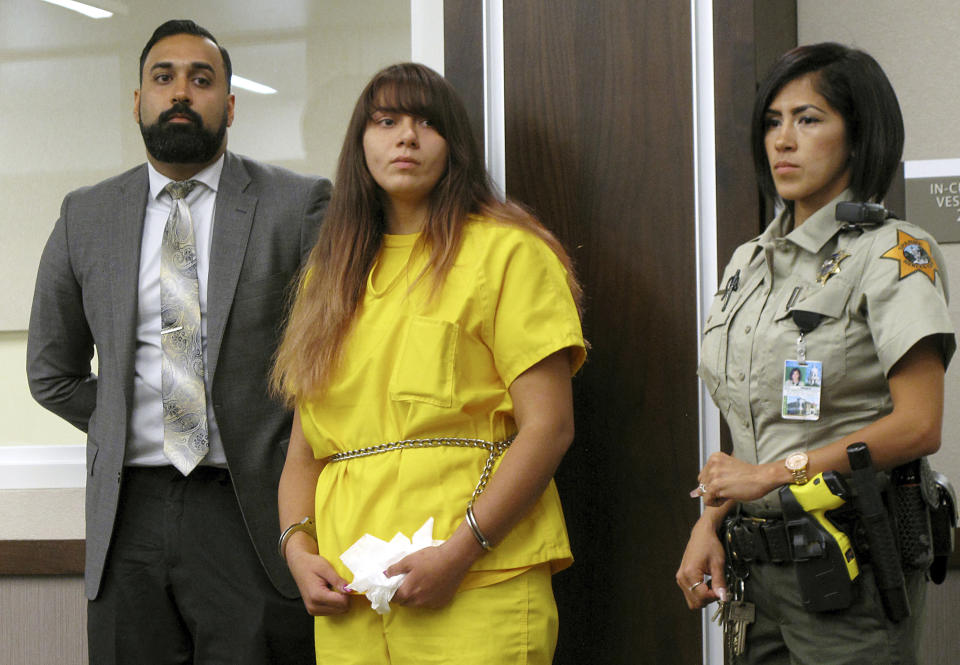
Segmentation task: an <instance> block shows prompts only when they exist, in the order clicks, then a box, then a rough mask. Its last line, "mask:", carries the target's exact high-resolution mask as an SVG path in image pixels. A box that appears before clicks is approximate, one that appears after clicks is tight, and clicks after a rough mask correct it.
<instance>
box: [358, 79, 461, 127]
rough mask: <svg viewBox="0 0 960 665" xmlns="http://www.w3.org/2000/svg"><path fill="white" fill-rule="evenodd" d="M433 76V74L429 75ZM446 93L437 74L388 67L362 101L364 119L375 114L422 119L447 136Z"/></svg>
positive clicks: (373, 83)
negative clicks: (385, 113)
mask: <svg viewBox="0 0 960 665" xmlns="http://www.w3.org/2000/svg"><path fill="white" fill-rule="evenodd" d="M431 73H432V72H431ZM446 93H447V90H446V87H445V86H444V82H443V80H442V79H440V77H439V75H434V76H429V73H428V72H426V71H424V70H422V69H413V68H400V67H389V68H387V69H386V70H384V71H383V72H381V74H380V76H378V77H377V79H376V80H374V81H373V82H372V83H371V85H370V87H369V91H368V94H367V98H366V100H365V106H366V108H365V112H366V116H367V117H368V118H369V117H372V116H373V114H374V113H375V112H377V111H385V112H387V113H404V114H406V115H410V116H413V117H415V118H423V119H424V120H427V121H428V122H430V124H432V125H433V126H434V128H435V129H436V130H437V131H438V132H439V133H440V135H441V136H446V134H445V130H446V128H447V127H448V126H449V124H450V123H449V118H448V117H447V116H448V112H447V110H448V108H449V106H450V105H449V103H448V102H447V100H446V96H447V94H446Z"/></svg>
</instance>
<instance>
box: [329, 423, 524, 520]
mask: <svg viewBox="0 0 960 665" xmlns="http://www.w3.org/2000/svg"><path fill="white" fill-rule="evenodd" d="M516 436H517V435H516V434H514V435H513V436H511V437H509V438H507V439H504V440H503V441H485V440H483V439H464V438H459V437H440V438H436V439H404V440H402V441H391V442H389V443H381V444H378V445H376V446H368V447H366V448H357V449H356V450H346V451H344V452H341V453H336V454H335V455H331V456H330V457H328V458H327V463H328V464H334V463H336V462H343V461H345V460H350V459H356V458H357V457H369V456H371V455H380V454H381V453H389V452H392V451H394V450H402V449H404V448H441V447H452V448H482V449H484V450H487V451H489V453H490V454H489V455H488V456H487V462H486V464H485V465H484V467H483V473H482V474H481V475H480V480H479V481H478V482H477V486H476V488H474V490H473V494H472V495H471V496H470V501H469V502H467V507H468V508H471V507H472V506H473V502H474V501H476V500H477V497H478V496H480V494H481V493H482V492H483V490H484V489H486V487H487V482H488V481H489V480H490V474H491V473H493V464H494V462H496V461H497V458H498V457H500V455H502V454H503V451H505V450H506V449H507V448H509V447H510V444H511V443H513V440H514V439H515V438H516Z"/></svg>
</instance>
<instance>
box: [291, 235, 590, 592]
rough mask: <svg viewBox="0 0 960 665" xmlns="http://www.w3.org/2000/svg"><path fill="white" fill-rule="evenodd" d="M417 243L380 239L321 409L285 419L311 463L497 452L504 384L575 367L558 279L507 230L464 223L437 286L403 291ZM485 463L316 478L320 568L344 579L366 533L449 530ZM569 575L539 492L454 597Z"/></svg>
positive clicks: (377, 464) (570, 315) (557, 528)
mask: <svg viewBox="0 0 960 665" xmlns="http://www.w3.org/2000/svg"><path fill="white" fill-rule="evenodd" d="M418 237H419V236H418V235H417V234H411V235H400V236H391V235H386V236H384V243H383V248H382V250H381V253H380V255H379V256H378V258H377V260H376V262H375V263H374V266H373V268H372V269H371V271H370V275H369V277H368V282H367V289H366V294H365V296H364V298H363V301H362V303H361V306H360V308H359V309H358V311H357V314H356V316H355V319H354V322H353V326H352V328H351V331H350V333H349V335H348V338H347V340H346V342H345V346H344V352H343V354H342V359H341V361H340V364H339V366H338V367H337V370H336V372H335V373H334V375H333V378H332V380H331V381H330V385H329V387H328V389H327V390H326V391H325V392H324V393H323V395H322V397H320V398H319V399H316V400H309V401H306V402H304V403H301V404H300V405H299V407H300V417H301V422H302V425H303V431H304V435H305V436H306V439H307V441H308V443H309V444H310V446H311V448H312V449H313V453H314V455H315V457H316V458H317V459H325V458H328V457H330V456H331V455H333V454H335V453H338V452H342V451H349V450H356V449H358V448H364V447H367V446H372V445H376V444H380V443H386V442H391V441H398V440H404V439H413V438H435V437H463V438H473V439H483V440H487V441H500V440H503V439H506V438H507V437H509V436H510V435H512V434H514V433H515V432H516V424H515V423H514V420H513V405H512V401H511V399H510V394H509V392H508V388H509V387H510V384H511V383H512V382H513V380H514V379H516V377H517V376H519V375H520V374H521V373H523V372H524V371H525V370H527V369H529V368H530V367H532V366H533V365H535V364H536V363H537V362H539V361H540V360H542V359H544V358H546V357H547V356H549V355H550V354H552V353H554V352H556V351H559V350H562V349H570V362H571V372H576V370H577V369H579V367H580V365H581V364H582V363H583V360H584V357H585V350H584V341H583V336H582V332H581V328H580V319H579V316H578V313H577V309H576V306H575V305H574V301H573V297H572V296H571V294H570V289H569V287H568V284H567V277H566V271H565V270H564V268H563V266H562V264H561V263H560V261H559V260H558V259H557V257H556V255H555V254H554V253H553V252H552V251H551V250H550V248H549V247H548V246H547V245H546V244H545V243H544V242H543V241H542V240H540V239H539V238H537V237H536V236H535V235H533V234H532V233H530V232H529V231H527V230H524V229H522V228H519V227H517V226H514V225H510V224H506V223H500V222H496V221H491V220H483V219H479V218H471V220H469V221H468V222H467V224H466V225H465V228H464V230H463V238H462V243H461V247H460V249H459V251H458V254H457V257H456V260H455V262H454V265H453V266H452V268H451V270H450V272H449V273H448V275H447V277H446V279H445V280H444V282H443V284H442V286H441V287H440V288H439V290H437V291H436V292H434V291H433V290H432V287H433V280H432V277H431V276H430V275H425V276H424V277H422V278H420V279H419V280H418V279H417V277H418V276H419V275H420V272H421V270H422V268H423V266H424V265H425V263H426V258H427V251H426V250H424V249H423V248H422V247H421V246H420V245H419V244H418V243H417V240H418ZM486 459H487V452H486V451H485V450H483V449H475V448H450V447H443V448H429V449H403V450H395V451H391V452H387V453H383V454H379V455H374V456H369V457H362V458H356V459H351V460H347V461H343V462H337V463H330V464H327V465H326V466H325V467H324V469H323V471H322V472H321V474H320V477H319V479H318V482H317V489H316V505H315V510H316V513H315V514H316V518H317V519H316V522H317V541H318V545H319V549H320V554H321V555H322V556H323V557H325V558H326V559H327V560H328V561H330V563H331V564H332V565H333V566H334V567H335V568H336V570H337V572H338V573H339V574H340V575H341V576H343V577H344V578H345V579H348V580H349V579H351V577H350V576H349V571H348V570H347V569H346V567H345V566H344V565H343V564H342V562H341V561H340V559H339V555H340V554H341V553H342V552H343V551H344V550H346V549H347V548H348V547H349V546H350V545H352V544H353V543H354V542H355V541H356V540H357V539H358V538H359V537H360V536H362V535H363V534H365V533H370V534H372V535H374V536H376V537H378V538H382V539H383V540H390V539H391V538H392V537H393V536H394V535H395V534H396V533H397V532H402V533H404V534H406V535H407V536H411V535H412V534H413V532H414V531H415V530H416V529H417V528H419V527H420V526H421V525H422V524H423V522H424V521H425V520H426V519H427V518H428V517H431V516H432V517H434V519H435V522H434V533H433V537H434V538H435V539H442V540H444V539H447V538H449V537H450V535H452V533H453V531H454V530H455V529H456V527H457V526H458V525H459V523H460V522H461V521H462V520H463V517H464V511H465V510H466V506H467V502H468V500H469V499H470V496H471V494H472V492H473V490H474V488H475V487H476V484H477V481H478V480H479V479H480V475H481V473H482V471H483V467H484V464H485V462H486ZM571 562H572V556H571V553H570V546H569V542H568V539H567V532H566V525H565V524H564V520H563V513H562V510H561V506H560V498H559V496H558V494H557V489H556V486H555V484H554V483H553V481H551V482H550V485H549V486H548V487H547V489H546V491H545V492H544V493H543V495H542V496H541V497H540V499H539V500H538V502H537V503H536V505H535V506H534V507H533V509H532V510H531V511H530V512H529V513H528V514H527V515H526V516H525V517H524V518H523V519H522V520H521V521H520V522H519V523H518V524H517V526H516V527H514V529H513V530H512V531H511V532H510V533H509V534H508V536H507V537H506V538H505V539H504V540H503V542H501V543H500V544H499V545H498V546H497V547H496V548H494V550H492V551H491V552H489V553H487V554H486V555H485V556H483V557H481V558H480V559H479V560H478V561H477V562H476V563H475V564H474V566H473V569H472V570H471V572H470V573H468V575H467V578H466V579H465V580H464V583H463V585H462V586H461V588H470V587H476V586H483V585H486V584H492V583H495V582H497V581H500V580H502V579H506V578H507V577H509V576H510V574H509V573H507V572H505V571H517V570H518V569H519V570H523V569H526V568H528V567H530V566H533V565H536V564H541V563H550V564H551V567H552V569H553V570H554V571H557V570H560V569H562V568H565V567H566V566H568V565H570V563H571Z"/></svg>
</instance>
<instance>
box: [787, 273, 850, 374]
mask: <svg viewBox="0 0 960 665" xmlns="http://www.w3.org/2000/svg"><path fill="white" fill-rule="evenodd" d="M796 287H800V288H801V289H803V290H802V292H801V293H800V294H799V296H798V297H797V300H796V302H795V303H793V305H792V306H791V307H789V308H788V307H787V305H788V304H789V300H790V297H791V296H792V294H793V291H794V289H795V288H796ZM852 290H853V284H852V283H850V282H848V281H846V280H845V279H843V277H842V276H841V275H835V276H833V277H831V278H830V279H828V280H827V283H826V284H824V285H823V286H821V285H820V284H818V283H816V282H807V281H803V280H797V281H796V283H795V284H791V285H789V287H788V288H786V289H784V290H783V298H782V300H783V302H781V303H778V307H777V314H776V317H775V322H776V325H777V329H778V334H779V336H780V338H781V345H782V346H784V347H786V349H788V351H787V352H786V355H785V356H784V358H783V360H787V359H795V358H796V357H797V351H796V341H797V338H798V337H799V336H800V328H799V326H798V325H797V323H796V322H795V321H794V319H793V312H794V310H798V311H802V312H812V313H814V314H818V315H820V322H819V324H817V326H816V327H815V328H814V329H813V330H811V331H809V332H807V333H806V334H805V335H804V339H805V341H806V347H807V349H806V354H807V360H817V361H820V362H822V363H823V376H822V377H821V380H822V381H823V382H824V389H825V390H826V389H829V387H830V385H831V381H832V380H834V379H836V377H839V376H843V375H844V374H845V373H846V371H847V354H846V348H847V340H846V324H847V315H846V310H847V302H848V301H849V300H850V293H851V291H852Z"/></svg>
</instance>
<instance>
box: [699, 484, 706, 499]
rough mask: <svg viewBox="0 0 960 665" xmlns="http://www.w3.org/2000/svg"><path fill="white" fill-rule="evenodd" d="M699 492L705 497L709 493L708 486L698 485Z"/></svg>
mask: <svg viewBox="0 0 960 665" xmlns="http://www.w3.org/2000/svg"><path fill="white" fill-rule="evenodd" d="M697 490H699V492H700V496H703V495H704V494H706V493H707V486H706V485H704V484H703V483H700V484H699V485H697Z"/></svg>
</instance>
